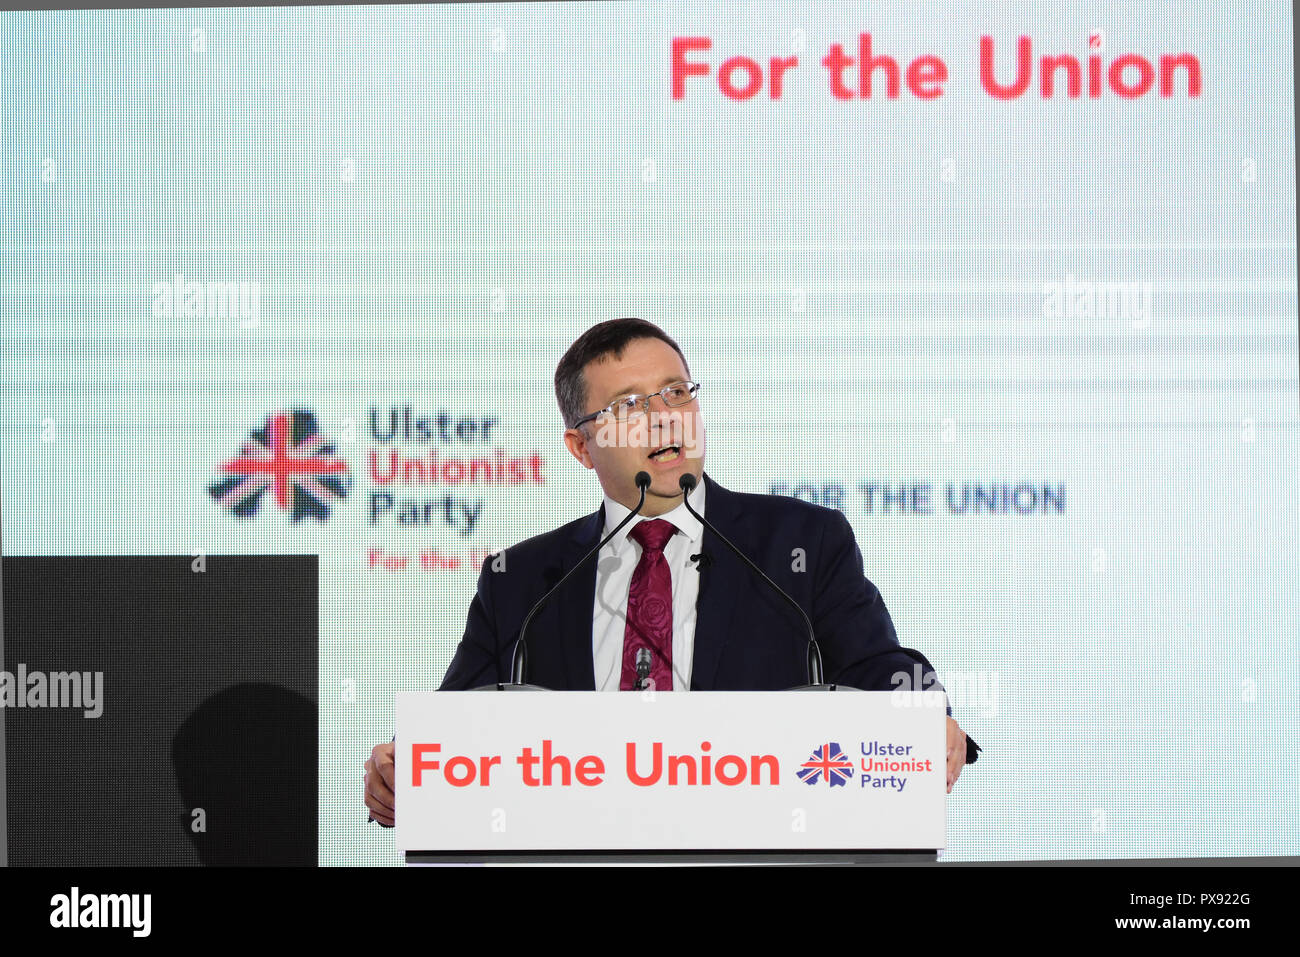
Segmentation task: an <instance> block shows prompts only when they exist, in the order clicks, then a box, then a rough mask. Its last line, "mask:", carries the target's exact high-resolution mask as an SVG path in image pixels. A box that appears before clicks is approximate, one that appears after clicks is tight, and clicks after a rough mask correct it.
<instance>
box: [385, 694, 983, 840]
mask: <svg viewBox="0 0 1300 957" xmlns="http://www.w3.org/2000/svg"><path fill="white" fill-rule="evenodd" d="M949 720H950V721H951V720H952V719H949ZM948 746H949V749H950V755H949V759H948V767H949V769H951V768H952V757H951V747H952V729H951V728H949V733H948ZM962 746H963V747H965V745H964V744H963V745H962ZM963 753H965V752H963ZM365 768H366V778H365V780H366V807H368V808H370V819H371V820H372V821H376V822H378V823H379V824H382V825H383V826H384V827H392V826H393V819H394V816H395V815H396V814H397V812H396V810H394V805H395V804H396V803H397V801H396V799H395V798H394V797H393V742H391V741H389V742H387V743H385V744H377V745H375V747H374V750H373V751H371V752H370V757H369V759H367V761H366V764H365ZM949 774H950V775H951V770H950V771H949Z"/></svg>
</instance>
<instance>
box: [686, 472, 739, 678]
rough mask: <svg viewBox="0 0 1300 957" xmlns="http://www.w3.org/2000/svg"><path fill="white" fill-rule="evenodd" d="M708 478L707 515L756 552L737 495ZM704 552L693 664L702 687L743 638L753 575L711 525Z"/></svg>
mask: <svg viewBox="0 0 1300 957" xmlns="http://www.w3.org/2000/svg"><path fill="white" fill-rule="evenodd" d="M704 481H705V483H706V491H707V495H706V501H705V504H704V517H705V518H707V519H708V520H709V523H710V524H711V525H713V526H715V527H716V528H717V529H718V531H720V532H721V533H722V534H724V535H726V536H727V537H728V538H730V539H731V540H732V541H733V542H734V543H735V544H736V547H737V548H739V549H740V550H741V551H743V552H744V553H745V554H746V555H753V553H754V551H753V547H752V543H751V542H750V541H749V539H748V536H747V532H746V529H745V527H744V525H743V523H742V515H741V509H740V502H739V499H738V498H737V496H736V494H735V493H734V492H730V491H728V490H727V489H725V488H723V487H722V486H721V485H719V484H718V483H717V482H715V481H713V479H711V478H709V476H708V474H707V473H706V474H705V476H704ZM704 553H705V554H706V555H708V556H709V562H708V564H707V566H706V567H703V568H701V569H700V593H699V597H698V598H697V599H696V604H695V650H694V654H693V660H692V663H691V687H692V688H693V689H694V690H696V691H707V690H710V689H712V688H714V687H715V681H716V677H717V673H718V663H719V661H720V660H721V659H722V655H723V652H724V651H725V650H727V648H728V646H731V645H734V643H735V642H739V641H742V640H743V638H741V637H733V635H732V632H733V630H734V629H735V627H736V615H735V609H736V601H737V598H738V596H739V595H740V594H741V592H742V591H744V590H745V589H746V582H747V578H748V576H749V575H752V574H753V573H752V572H751V571H750V570H749V569H748V568H746V567H745V566H744V565H743V564H742V563H741V561H740V559H738V558H737V557H736V556H735V555H733V554H732V553H731V549H729V548H727V546H726V545H724V544H723V543H722V542H721V541H720V540H719V539H718V537H717V536H716V535H714V534H713V533H712V532H711V531H709V530H708V529H707V528H706V529H705V530H704Z"/></svg>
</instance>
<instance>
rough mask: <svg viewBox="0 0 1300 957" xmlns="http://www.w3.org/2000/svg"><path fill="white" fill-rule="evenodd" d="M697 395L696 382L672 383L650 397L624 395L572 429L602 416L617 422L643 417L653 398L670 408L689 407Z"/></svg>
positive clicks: (579, 421) (580, 421) (585, 418)
mask: <svg viewBox="0 0 1300 957" xmlns="http://www.w3.org/2000/svg"><path fill="white" fill-rule="evenodd" d="M699 394H700V384H699V383H698V382H674V383H673V384H672V385H666V386H664V387H663V388H662V389H660V390H659V391H658V392H652V393H651V394H650V395H625V396H623V397H622V398H620V399H615V400H614V401H613V402H611V403H610V404H609V405H607V406H605V408H603V409H597V410H596V411H595V412H593V413H591V415H588V416H585V417H583V418H581V419H579V420H578V421H577V422H575V423H573V427H574V428H575V429H576V428H577V427H578V426H580V425H586V424H587V423H588V422H590V421H591V420H592V419H597V418H599V417H600V416H602V415H612V416H613V417H614V419H615V420H616V421H618V422H626V421H628V420H629V419H635V418H636V417H637V416H641V415H645V414H646V413H647V412H649V411H650V400H651V399H653V398H654V397H655V396H659V398H661V399H663V402H664V405H666V406H668V407H669V408H672V407H674V406H679V405H690V404H691V403H692V402H694V401H695V397H696V396H698V395H699Z"/></svg>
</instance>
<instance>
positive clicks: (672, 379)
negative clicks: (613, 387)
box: [605, 375, 686, 405]
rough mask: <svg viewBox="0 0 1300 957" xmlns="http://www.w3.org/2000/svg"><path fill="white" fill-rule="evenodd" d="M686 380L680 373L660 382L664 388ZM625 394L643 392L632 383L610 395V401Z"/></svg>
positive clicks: (660, 386) (660, 385) (607, 403)
mask: <svg viewBox="0 0 1300 957" xmlns="http://www.w3.org/2000/svg"><path fill="white" fill-rule="evenodd" d="M685 381H686V380H685V379H683V378H682V377H681V376H679V375H670V376H669V377H668V378H666V379H664V380H663V381H662V382H660V383H659V388H660V389H662V388H663V387H664V386H669V385H672V384H673V383H674V382H685ZM656 391H658V390H656ZM625 395H641V393H640V392H637V391H636V387H635V386H630V385H629V386H625V387H624V388H622V389H619V390H618V391H617V392H615V393H614V394H613V395H612V396H610V397H609V402H613V401H614V400H615V399H621V398H623V396H625ZM609 402H606V403H605V404H606V405H609Z"/></svg>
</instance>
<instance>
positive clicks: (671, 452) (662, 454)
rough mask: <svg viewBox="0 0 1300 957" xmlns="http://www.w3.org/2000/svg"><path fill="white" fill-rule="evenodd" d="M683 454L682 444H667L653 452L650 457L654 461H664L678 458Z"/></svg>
mask: <svg viewBox="0 0 1300 957" xmlns="http://www.w3.org/2000/svg"><path fill="white" fill-rule="evenodd" d="M681 454H682V447H681V446H680V445H665V446H663V447H662V448H660V449H656V450H655V451H653V452H651V453H650V456H649V457H650V460H651V461H652V462H659V463H664V462H672V461H674V460H676V459H677V458H678V457H679V456H680V455H681Z"/></svg>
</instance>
